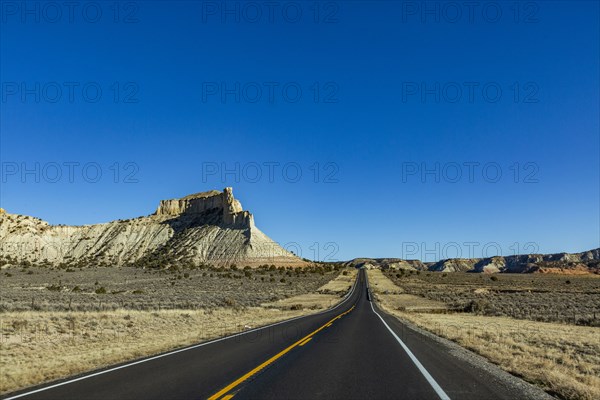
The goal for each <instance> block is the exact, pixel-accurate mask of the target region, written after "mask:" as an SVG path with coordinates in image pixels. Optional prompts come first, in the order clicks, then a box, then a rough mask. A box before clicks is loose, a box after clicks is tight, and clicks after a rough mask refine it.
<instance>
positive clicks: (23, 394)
mask: <svg viewBox="0 0 600 400" xmlns="http://www.w3.org/2000/svg"><path fill="white" fill-rule="evenodd" d="M357 284H358V274H356V279H355V280H354V285H352V288H351V290H350V291H349V292H348V293H346V295H345V296H344V299H343V300H342V301H341V302H340V303H338V304H337V305H336V306H335V307H332V308H329V309H327V310H323V311H320V312H318V313H315V314H308V315H301V316H299V317H294V318H291V319H288V320H285V321H280V322H276V323H274V324H271V325H266V326H263V327H260V328H255V329H251V330H249V331H246V332H241V333H236V334H235V335H231V336H225V337H222V338H219V339H214V340H211V341H208V342H204V343H200V344H195V345H193V346H189V347H184V348H183V349H179V350H173V351H170V352H168V353H163V354H159V355H157V356H154V357H150V358H145V359H143V360H139V361H134V362H131V363H129V364H124V365H120V366H118V367H114V368H110V369H107V370H104V371H99V372H95V373H93V374H89V375H85V376H80V377H79V378H75V379H70V380H68V381H64V382H60V383H56V384H54V385H50V386H46V387H43V388H40V389H36V390H32V391H30V392H26V393H21V394H18V395H16V396H12V397H7V398H6V399H4V400H13V399H18V398H20V397H24V396H29V395H30V394H34V393H39V392H43V391H45V390H49V389H54V388H56V387H59V386H63V385H68V384H69V383H73V382H77V381H82V380H84V379H88V378H92V377H94V376H98V375H103V374H107V373H109V372H113V371H117V370H119V369H123V368H127V367H131V366H133V365H137V364H141V363H145V362H147V361H152V360H156V359H158V358H162V357H166V356H170V355H172V354H177V353H181V352H184V351H188V350H192V349H197V348H198V347H202V346H207V345H209V344H213V343H217V342H221V341H223V340H227V339H231V338H234V337H238V336H242V335H246V334H248V333H252V332H256V331H260V330H262V329H267V328H271V327H273V326H276V325H281V324H287V323H288V322H292V321H295V320H297V319H300V318H306V317H314V316H315V315H320V314H323V313H326V312H329V311H333V310H335V309H336V308H338V307H340V306H341V305H342V304H344V303H346V302H348V299H349V298H350V296H352V293H354V289H356V286H357Z"/></svg>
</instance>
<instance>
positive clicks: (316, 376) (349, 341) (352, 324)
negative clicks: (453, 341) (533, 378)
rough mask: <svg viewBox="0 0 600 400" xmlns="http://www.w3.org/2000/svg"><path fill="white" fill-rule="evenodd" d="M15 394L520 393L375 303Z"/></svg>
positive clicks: (362, 287) (363, 295)
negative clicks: (387, 312)
mask: <svg viewBox="0 0 600 400" xmlns="http://www.w3.org/2000/svg"><path fill="white" fill-rule="evenodd" d="M367 286H368V282H367V279H366V274H365V271H363V270H361V271H360V272H359V274H358V276H357V280H356V282H355V284H354V286H353V288H352V289H351V291H350V292H349V294H348V295H347V296H346V298H345V299H344V301H343V302H341V303H340V304H339V305H338V306H336V307H335V308H333V309H330V310H327V311H325V312H322V313H319V314H315V315H311V316H306V317H301V318H297V319H294V320H290V321H285V322H282V323H278V324H274V325H271V326H267V327H264V328H259V329H254V330H251V331H247V332H245V333H243V334H239V335H235V336H231V337H227V338H221V339H217V340H213V341H210V342H206V343H200V344H198V345H195V346H190V347H187V348H183V349H180V350H177V351H174V352H169V353H165V354H162V355H159V356H155V357H150V358H147V359H142V360H138V361H135V362H131V363H125V364H121V365H117V366H114V367H111V368H107V369H104V370H100V371H95V372H93V373H89V374H85V375H81V376H78V377H74V378H69V379H66V380H63V381H60V382H54V383H52V384H48V385H44V386H40V387H36V388H31V389H28V390H24V391H22V392H18V393H13V394H10V395H8V396H6V397H5V398H10V399H15V398H22V399H61V400H66V399H74V400H75V399H76V400H81V399H102V400H106V399H144V400H147V399H161V400H163V399H211V400H217V399H223V400H228V399H231V398H232V397H233V398H235V399H514V398H518V397H520V396H519V389H518V388H516V387H512V386H510V385H507V384H506V383H505V382H504V381H502V380H499V379H497V378H496V377H494V376H493V375H492V374H491V373H489V372H487V371H485V370H482V369H481V368H477V367H476V366H474V365H473V364H471V363H469V362H467V361H465V360H464V359H462V358H459V357H456V356H455V355H454V354H453V352H452V351H450V350H449V349H448V348H447V347H446V346H445V345H443V344H442V343H440V342H438V341H436V340H432V339H431V338H430V337H428V336H426V335H423V334H421V333H418V332H417V331H415V330H412V329H411V328H409V327H407V326H406V325H404V324H403V323H401V322H400V321H399V320H397V319H396V318H394V317H392V316H389V315H387V314H385V313H384V312H382V311H381V310H380V309H379V308H378V307H377V305H376V304H375V303H374V302H372V301H370V300H371V298H370V297H371V296H370V295H369V290H368V287H367Z"/></svg>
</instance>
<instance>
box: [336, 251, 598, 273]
mask: <svg viewBox="0 0 600 400" xmlns="http://www.w3.org/2000/svg"><path fill="white" fill-rule="evenodd" d="M347 264H352V265H355V266H358V267H360V266H364V265H371V266H372V267H377V268H381V269H396V270H400V269H403V270H421V271H424V270H425V271H435V272H482V273H488V274H491V273H497V272H505V273H530V272H536V273H554V274H600V248H598V249H594V250H589V251H584V252H581V253H557V254H521V255H514V256H496V257H488V258H449V259H446V260H440V261H438V262H434V263H424V262H421V261H419V260H402V259H399V258H356V259H354V260H352V261H349V262H348V263H347Z"/></svg>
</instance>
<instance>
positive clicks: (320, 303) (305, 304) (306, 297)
mask: <svg viewBox="0 0 600 400" xmlns="http://www.w3.org/2000/svg"><path fill="white" fill-rule="evenodd" d="M340 300H341V298H340V296H338V295H334V294H322V293H307V294H301V295H299V296H294V297H289V298H287V299H282V300H277V301H273V302H269V303H263V304H262V306H263V307H265V308H277V309H280V310H289V309H292V310H298V309H303V308H308V309H311V310H324V309H326V308H329V307H332V306H333V305H335V304H336V303H338V302H339V301H340Z"/></svg>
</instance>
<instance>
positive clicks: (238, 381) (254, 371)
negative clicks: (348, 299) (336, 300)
mask: <svg viewBox="0 0 600 400" xmlns="http://www.w3.org/2000/svg"><path fill="white" fill-rule="evenodd" d="M354 307H355V306H352V307H351V308H350V309H349V310H347V311H344V312H343V313H341V314H340V315H338V316H337V317H335V318H333V319H331V320H330V321H328V322H326V323H325V324H324V325H322V326H321V327H320V328H318V329H316V330H314V331H313V332H311V333H309V334H308V335H306V336H305V337H303V338H302V339H300V340H298V341H297V342H296V343H294V344H292V345H290V346H288V347H287V348H285V349H284V350H282V351H280V352H279V353H277V354H275V355H274V356H273V357H271V358H269V359H268V360H267V361H265V362H263V363H262V364H260V365H259V366H257V367H256V368H254V369H252V370H251V371H249V372H247V373H246V374H244V375H242V376H241V377H239V378H238V379H236V380H235V381H233V382H231V383H230V384H229V385H227V386H225V387H224V388H223V389H221V390H219V391H218V392H217V393H215V394H213V395H212V396H210V397H209V398H208V400H217V399H219V398H221V396H223V395H225V394H226V393H228V392H229V391H231V390H232V389H234V388H235V387H237V386H238V385H240V384H241V383H243V382H244V381H246V380H248V378H250V377H252V376H253V375H255V374H257V373H258V372H260V371H261V370H262V369H264V368H265V367H267V366H268V365H270V364H272V363H274V362H275V361H277V360H278V359H279V358H281V357H283V356H284V355H285V354H287V353H289V352H290V351H291V350H292V349H293V348H294V347H296V346H302V345H303V344H305V343H307V342H308V341H309V340H310V339H312V337H313V336H314V335H316V334H317V333H319V332H320V331H322V330H323V329H325V328H326V327H327V326H328V325H331V323H333V321H335V320H336V319H338V318H341V317H342V316H344V315H346V314H348V313H349V312H350V311H352V310H354ZM232 397H233V395H231V394H230V395H227V396H224V397H223V398H222V399H221V400H227V399H231V398H232Z"/></svg>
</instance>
